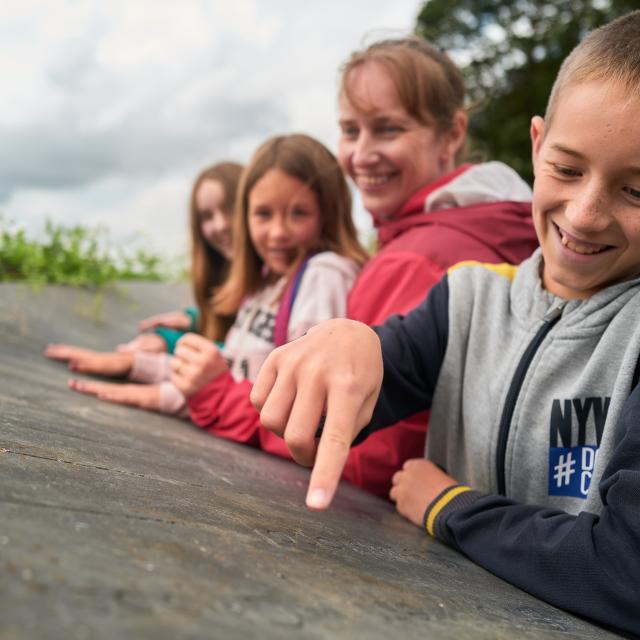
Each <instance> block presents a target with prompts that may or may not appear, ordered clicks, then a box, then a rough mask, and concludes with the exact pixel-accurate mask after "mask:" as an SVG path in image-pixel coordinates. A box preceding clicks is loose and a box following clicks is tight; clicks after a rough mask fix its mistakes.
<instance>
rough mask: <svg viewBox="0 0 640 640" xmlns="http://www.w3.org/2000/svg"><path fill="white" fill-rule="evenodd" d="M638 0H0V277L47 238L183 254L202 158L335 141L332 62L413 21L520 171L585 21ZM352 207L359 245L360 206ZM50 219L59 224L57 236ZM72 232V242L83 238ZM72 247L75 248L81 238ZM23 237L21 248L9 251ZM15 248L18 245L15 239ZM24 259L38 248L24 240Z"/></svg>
mask: <svg viewBox="0 0 640 640" xmlns="http://www.w3.org/2000/svg"><path fill="white" fill-rule="evenodd" d="M637 7H638V0H590V1H588V2H587V1H583V0H555V1H553V2H545V1H542V0H535V1H534V0H517V1H514V0H429V1H428V2H426V3H424V2H417V1H416V0H393V2H389V0H352V1H350V2H344V0H342V1H340V0H325V1H324V2H321V3H320V2H316V3H306V2H305V3H302V2H294V1H293V0H276V1H273V2H268V3H267V2H258V1H257V0H234V1H233V2H227V1H221V0H181V1H180V2H177V1H170V0H154V1H150V0H128V1H125V0H110V1H109V2H106V3H105V2H98V1H97V0H46V1H45V0H42V1H37V0H19V1H18V0H15V1H14V0H4V1H3V3H2V23H1V24H0V78H2V87H3V90H2V94H3V97H2V99H1V100H0V147H1V149H2V153H1V154H0V232H1V242H0V279H7V278H12V277H13V278H15V277H17V276H18V269H17V267H16V266H15V265H16V261H17V260H18V259H25V256H26V255H27V254H29V252H34V251H35V252H37V247H38V246H42V244H43V243H44V244H47V243H49V244H51V243H52V242H53V243H54V244H55V241H57V242H58V244H61V243H65V242H67V243H68V242H70V240H69V237H68V236H69V234H71V235H73V234H74V233H75V242H76V251H77V252H80V251H85V250H86V246H89V245H91V243H93V245H91V246H93V251H94V252H96V251H98V248H100V249H103V248H104V249H105V251H107V252H109V253H110V254H111V255H116V254H117V255H119V256H120V259H122V256H128V259H129V261H130V263H129V268H130V271H132V273H134V272H136V269H137V270H138V271H137V272H139V273H140V274H144V273H146V274H147V275H149V276H153V275H156V276H158V277H165V276H166V275H168V274H169V273H170V272H171V273H174V274H175V273H176V272H178V271H180V270H181V269H182V268H184V266H186V261H187V254H188V230H187V224H186V221H187V200H188V194H189V190H190V187H191V183H192V180H193V178H194V177H195V175H196V174H197V173H198V172H199V170H200V169H201V168H202V167H204V166H205V165H208V164H211V163H213V162H216V161H219V160H223V159H230V160H236V161H239V162H246V161H247V160H248V159H249V157H250V155H251V153H252V152H253V150H254V149H255V148H256V147H257V145H258V144H259V143H260V142H261V141H262V140H264V139H265V138H266V137H268V136H271V135H274V134H277V133H287V132H292V131H304V132H307V133H309V134H311V135H313V136H315V137H316V138H318V139H319V140H321V141H322V142H324V143H325V144H326V145H327V146H328V147H329V148H330V149H332V150H334V151H335V149H336V143H337V137H338V128H337V124H336V119H337V101H336V90H337V82H338V69H339V66H340V64H341V63H342V62H343V61H344V60H345V59H346V58H347V57H348V55H349V54H350V52H351V51H353V50H354V49H358V48H360V47H361V46H363V45H364V44H367V43H369V42H372V41H374V40H376V39H379V38H381V37H394V36H400V35H403V34H406V33H409V32H417V33H420V34H422V35H425V36H426V37H428V38H430V39H431V40H434V41H435V42H436V43H437V44H439V45H440V46H441V47H442V48H443V49H445V50H446V51H448V52H449V53H450V54H451V55H452V57H453V58H454V59H455V60H456V62H458V64H460V65H461V66H462V67H463V70H464V72H465V75H466V77H467V82H468V87H469V94H470V101H469V105H470V107H471V109H472V119H471V136H472V140H473V147H474V152H475V154H476V156H477V157H482V158H497V159H501V160H504V161H505V162H507V163H509V164H511V165H512V166H513V167H514V168H516V169H517V170H518V171H520V172H521V174H522V175H523V176H524V177H526V178H527V179H528V180H530V179H531V174H530V167H529V164H530V161H529V142H528V123H529V120H530V118H531V116H532V115H533V114H535V113H543V112H544V106H545V101H546V97H547V95H548V92H549V89H550V84H551V81H552V79H553V77H554V76H555V74H556V72H557V69H558V66H559V63H560V61H561V60H562V59H563V58H564V57H565V56H566V54H567V53H568V52H569V51H570V50H571V48H572V47H573V46H574V45H575V44H576V42H578V40H579V39H580V38H581V37H582V36H583V35H584V33H585V32H586V31H588V30H589V29H591V28H593V27H594V26H597V25H598V24H601V23H603V22H607V21H609V20H610V19H612V18H613V17H616V16H618V15H621V14H623V13H625V12H627V11H629V10H631V9H634V8H637ZM355 215H356V222H357V225H358V227H359V229H360V230H361V233H362V235H363V238H364V239H365V241H366V242H368V243H369V244H371V234H372V232H371V226H370V222H369V218H368V216H367V215H366V214H365V213H364V212H363V211H362V207H361V205H360V204H359V202H357V200H356V214H355ZM56 233H57V234H58V235H57V240H56ZM83 243H84V244H83ZM83 247H84V248H83ZM18 254H20V255H18ZM27 257H28V256H27ZM31 259H32V263H33V264H32V265H31V270H32V271H34V270H35V272H36V274H37V272H38V270H41V269H42V268H43V265H44V264H45V263H46V261H47V257H46V255H44V254H43V255H41V256H40V258H39V260H40V262H38V261H37V260H36V259H35V258H34V257H33V256H32V258H31Z"/></svg>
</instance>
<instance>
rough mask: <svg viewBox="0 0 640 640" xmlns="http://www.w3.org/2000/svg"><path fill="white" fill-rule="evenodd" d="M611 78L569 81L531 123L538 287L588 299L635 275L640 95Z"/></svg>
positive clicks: (639, 249) (639, 245)
mask: <svg viewBox="0 0 640 640" xmlns="http://www.w3.org/2000/svg"><path fill="white" fill-rule="evenodd" d="M630 94H631V91H629V90H627V89H625V88H624V87H623V86H620V85H618V84H615V83H613V82H610V83H603V82H599V81H589V82H585V83H583V84H577V85H573V86H568V87H566V88H565V89H564V92H563V94H562V95H560V97H559V100H558V102H557V104H556V107H555V111H554V113H553V118H552V121H551V123H550V125H549V126H547V128H546V131H545V122H544V121H543V119H542V118H540V117H535V118H534V119H533V121H532V123H531V140H532V144H533V168H534V174H535V183H534V189H533V191H534V195H533V219H534V224H535V227H536V232H537V234H538V239H539V241H540V246H541V247H542V253H543V256H544V273H543V284H544V286H545V288H546V289H547V290H548V291H550V292H551V293H553V294H555V295H557V296H560V297H563V298H569V299H571V298H588V297H589V296H591V295H593V294H594V293H596V292H597V291H600V290H601V289H603V288H604V287H606V286H608V285H611V284H614V283H616V282H620V281H623V280H629V279H631V278H634V277H637V276H640V98H638V97H635V96H634V97H631V95H630Z"/></svg>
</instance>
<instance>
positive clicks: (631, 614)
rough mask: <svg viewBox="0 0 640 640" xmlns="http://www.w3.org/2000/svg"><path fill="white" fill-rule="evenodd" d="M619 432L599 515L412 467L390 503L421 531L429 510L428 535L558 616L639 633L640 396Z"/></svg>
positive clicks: (425, 465)
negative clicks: (520, 499)
mask: <svg viewBox="0 0 640 640" xmlns="http://www.w3.org/2000/svg"><path fill="white" fill-rule="evenodd" d="M615 428H616V430H617V431H618V432H619V433H620V434H621V439H620V442H619V444H618V447H617V449H616V451H615V452H614V455H613V456H612V458H611V461H610V462H609V464H608V466H607V468H606V469H605V471H604V474H603V476H602V480H601V482H600V485H599V487H598V489H599V491H600V495H601V497H602V503H603V504H604V508H603V510H602V512H601V513H600V515H596V514H593V513H588V512H582V513H580V514H579V515H577V516H573V515H569V514H567V513H565V512H564V511H559V510H557V509H552V508H550V507H541V506H537V505H527V504H521V503H517V502H515V501H514V500H510V499H508V498H505V497H504V496H500V495H487V494H482V493H479V492H476V491H474V490H473V489H472V488H469V487H466V488H463V487H460V486H459V485H457V484H456V482H455V480H454V479H453V478H450V477H449V476H446V475H445V474H443V472H442V471H440V470H439V469H438V468H437V467H435V465H433V464H432V463H430V462H428V461H426V460H420V461H411V462H410V463H407V465H406V466H405V470H403V471H402V472H399V474H397V476H399V477H396V478H394V483H395V484H394V488H393V489H392V494H394V492H395V494H394V496H393V497H395V499H396V500H397V505H398V509H399V510H400V512H401V513H402V514H403V515H405V516H406V517H408V518H409V519H411V520H413V521H414V522H415V523H416V524H422V516H419V515H417V512H418V511H419V509H420V506H421V503H422V507H423V508H425V507H426V511H425V513H424V522H425V526H426V529H427V531H428V532H429V533H430V534H431V535H433V536H435V537H437V538H439V539H440V540H442V541H443V542H445V543H447V544H448V545H450V546H452V547H454V548H456V549H459V550H460V551H462V552H463V553H464V554H465V555H467V556H468V557H469V558H471V559H472V560H474V561H475V562H477V563H478V564H479V565H481V566H483V567H484V568H486V569H488V570H489V571H491V572H492V573H495V574H496V575H498V576H500V577H501V578H503V579H505V580H507V581H509V582H511V583H512V584H515V585H516V586H518V587H520V588H521V589H524V590H525V591H528V592H529V593H532V594H533V595H535V596H537V597H539V598H541V599H543V600H546V601H547V602H550V603H551V604H554V605H556V606H558V607H562V608H563V609H567V610H569V611H573V612H575V613H578V614H579V615H583V616H586V617H589V618H592V619H594V620H597V621H598V622H601V623H604V624H607V625H611V626H613V627H615V628H618V629H624V630H625V631H629V632H632V633H635V634H640V614H639V611H640V506H639V505H640V502H639V496H640V387H637V388H636V390H635V391H634V393H633V394H632V395H631V396H630V397H629V399H628V400H627V404H626V406H625V408H624V410H623V414H622V417H621V419H620V421H619V423H618V425H617V426H616V427H615ZM443 475H444V476H445V478H444V484H442V483H441V484H439V485H438V484H437V483H438V482H441V481H442V477H441V476H443ZM403 476H404V477H403ZM421 488H422V491H421ZM443 488H444V491H442V492H441V493H440V495H435V493H436V492H437V490H438V489H440V490H441V489H443ZM421 494H422V495H421ZM401 502H402V506H401Z"/></svg>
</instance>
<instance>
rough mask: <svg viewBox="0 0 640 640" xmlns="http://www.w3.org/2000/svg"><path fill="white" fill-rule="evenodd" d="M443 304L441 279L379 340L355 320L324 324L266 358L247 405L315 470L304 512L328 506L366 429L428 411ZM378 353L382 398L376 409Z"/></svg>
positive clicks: (441, 347)
mask: <svg viewBox="0 0 640 640" xmlns="http://www.w3.org/2000/svg"><path fill="white" fill-rule="evenodd" d="M447 304H448V285H447V280H446V278H444V279H443V280H442V281H441V282H440V283H439V284H438V285H437V286H436V287H434V288H433V289H432V290H431V292H430V294H429V297H428V298H427V300H426V301H425V302H424V303H423V304H422V305H420V307H418V308H417V309H415V310H414V311H412V312H411V313H410V314H409V315H408V316H406V317H405V318H396V319H394V320H392V321H391V322H390V323H389V324H388V325H386V326H385V327H383V328H382V329H379V335H377V334H375V333H374V332H373V331H372V330H371V329H370V328H369V327H367V326H366V325H364V324H362V323H359V322H355V321H353V320H330V321H328V322H325V323H322V324H320V325H318V326H316V327H314V328H313V329H311V330H310V331H309V332H308V334H307V335H306V336H304V337H303V338H300V339H299V340H294V341H293V342H290V343H289V344H287V345H284V346H283V347H280V348H279V349H276V350H275V351H273V352H272V353H271V354H270V356H269V357H268V358H267V360H266V362H265V364H264V366H263V367H262V369H261V371H260V373H259V375H258V378H257V379H256V382H255V384H254V387H253V391H252V394H251V399H252V401H253V404H254V405H255V406H256V407H257V408H258V409H259V410H260V419H261V422H262V424H263V425H264V426H265V427H267V428H268V429H270V430H271V431H273V432H274V433H276V434H277V435H279V436H281V437H283V438H284V439H285V441H286V443H287V446H288V448H289V451H290V452H291V455H292V457H293V458H294V460H296V461H297V462H299V463H300V464H303V465H305V466H312V465H313V467H314V468H313V472H312V474H311V481H310V483H309V491H308V494H307V506H309V507H310V508H312V509H326V508H327V507H328V506H329V504H330V503H331V500H332V498H333V494H334V493H335V490H336V487H337V485H338V481H339V479H340V476H341V475H342V470H343V468H344V465H345V462H346V460H347V456H348V454H349V449H350V447H351V444H352V443H353V442H354V439H355V438H356V436H357V435H358V434H359V433H360V432H361V431H362V430H363V429H364V428H365V426H366V425H368V424H369V422H370V421H371V425H369V426H368V427H367V428H366V431H365V434H364V435H366V434H367V433H368V432H369V431H371V430H374V429H376V428H380V427H382V426H386V425H389V424H393V423H394V422H396V421H397V420H399V419H401V418H403V417H406V416H407V415H411V414H413V413H415V412H416V411H417V410H418V409H420V408H426V407H427V406H429V405H430V402H431V395H432V393H433V389H434V387H435V381H436V379H437V375H438V371H439V368H440V363H441V358H442V355H443V354H444V351H445V348H446V339H447V329H446V320H447V319H448V311H447ZM443 322H444V325H443V326H440V325H441V324H442V323H443ZM382 349H384V354H385V362H384V391H383V393H382V397H381V399H380V402H379V403H378V406H377V407H376V400H377V399H378V395H379V393H380V387H381V386H382V383H383V360H382ZM415 376H420V378H419V379H418V380H417V381H416V379H415ZM399 392H401V393H399ZM374 409H375V415H374ZM322 415H325V416H326V419H325V422H324V428H323V431H322V435H321V437H320V439H319V441H318V440H316V429H317V425H318V424H319V422H320V418H321V416H322ZM372 417H373V420H372Z"/></svg>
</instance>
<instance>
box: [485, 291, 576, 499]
mask: <svg viewBox="0 0 640 640" xmlns="http://www.w3.org/2000/svg"><path fill="white" fill-rule="evenodd" d="M565 304H566V302H563V303H561V304H559V305H558V306H557V307H554V308H553V309H551V310H549V311H548V312H547V313H546V314H545V316H544V318H543V324H542V326H541V327H540V328H539V329H538V331H537V333H536V335H535V336H534V337H533V340H531V342H530V343H529V346H528V347H527V348H526V350H525V352H524V353H523V354H522V358H520V362H519V363H518V366H517V368H516V371H515V373H514V375H513V379H512V381H511V386H510V387H509V392H508V393H507V397H506V399H505V402H504V408H503V410H502V418H501V419H500V431H499V432H498V453H497V456H496V466H497V472H498V493H499V494H500V495H506V479H505V475H506V470H505V458H506V455H507V440H508V439H509V429H510V427H511V419H512V418H513V412H514V410H515V408H516V402H517V400H518V395H519V394H520V389H521V388H522V383H523V382H524V379H525V376H526V375H527V371H528V370H529V365H530V364H531V361H532V360H533V356H535V354H536V351H538V347H539V346H540V345H541V344H542V341H543V340H544V339H545V337H546V335H547V334H548V333H549V331H551V329H553V327H554V325H555V324H556V323H557V322H558V320H560V318H561V316H562V311H563V310H564V307H565Z"/></svg>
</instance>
